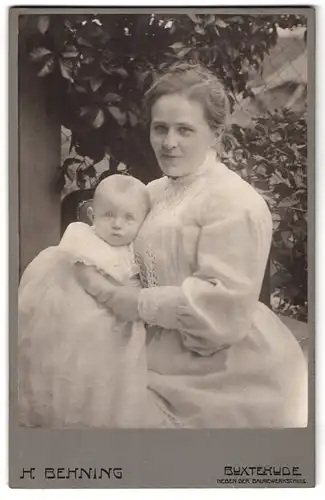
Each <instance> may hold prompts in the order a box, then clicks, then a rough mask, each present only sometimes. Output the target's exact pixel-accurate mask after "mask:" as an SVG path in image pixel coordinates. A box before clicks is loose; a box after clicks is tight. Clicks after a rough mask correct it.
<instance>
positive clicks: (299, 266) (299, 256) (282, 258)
mask: <svg viewBox="0 0 325 500" xmlns="http://www.w3.org/2000/svg"><path fill="white" fill-rule="evenodd" d="M232 134H233V136H234V138H235V147H232V148H231V149H228V151H226V152H225V153H224V158H223V159H224V161H225V163H227V164H228V166H229V168H231V169H233V170H235V171H237V172H238V173H239V174H240V175H241V176H242V177H243V178H244V179H245V180H247V181H248V182H249V183H250V184H252V185H253V186H254V187H255V188H256V190H257V191H259V192H260V194H261V195H262V196H263V197H264V199H265V200H266V202H267V203H268V205H269V208H270V210H271V212H272V216H273V225H274V232H273V242H272V250H271V275H272V280H271V282H272V293H273V296H274V297H275V298H278V300H277V306H276V308H277V310H278V311H279V312H282V313H287V314H290V315H291V316H294V317H296V318H297V319H300V320H306V319H307V125H306V117H305V116H304V115H297V114H296V113H292V112H290V111H287V110H283V111H281V112H280V111H277V112H275V113H272V114H270V113H266V114H265V115H264V116H262V117H260V118H258V119H256V120H255V124H254V127H253V128H251V129H241V128H240V127H238V126H237V125H233V127H232ZM232 146H233V143H232Z"/></svg>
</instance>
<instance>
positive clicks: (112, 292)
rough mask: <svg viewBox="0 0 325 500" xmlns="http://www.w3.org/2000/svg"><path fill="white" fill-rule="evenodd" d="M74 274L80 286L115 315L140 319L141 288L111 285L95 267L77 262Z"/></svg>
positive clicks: (133, 319)
mask: <svg viewBox="0 0 325 500" xmlns="http://www.w3.org/2000/svg"><path fill="white" fill-rule="evenodd" d="M75 276H76V278H77V280H78V283H79V284H80V285H81V286H82V288H83V289H84V290H85V291H86V292H87V293H89V295H91V296H92V297H94V298H95V299H96V300H97V302H99V303H100V304H102V305H104V306H105V307H107V308H109V309H111V310H112V311H113V312H114V314H116V316H118V317H119V318H120V319H123V320H125V321H136V320H138V319H140V317H139V313H138V297H139V293H140V291H141V289H139V288H134V287H131V286H130V287H128V286H118V285H117V286H115V285H112V284H111V283H110V282H109V281H108V279H106V278H105V277H104V276H102V275H101V274H100V273H99V272H98V271H96V269H95V268H92V267H90V266H84V265H83V264H77V265H76V266H75Z"/></svg>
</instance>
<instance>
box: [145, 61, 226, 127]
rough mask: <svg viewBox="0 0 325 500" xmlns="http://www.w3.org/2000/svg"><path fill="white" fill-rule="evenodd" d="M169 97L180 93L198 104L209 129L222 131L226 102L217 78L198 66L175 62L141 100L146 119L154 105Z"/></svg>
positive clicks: (222, 88)
mask: <svg viewBox="0 0 325 500" xmlns="http://www.w3.org/2000/svg"><path fill="white" fill-rule="evenodd" d="M170 94H182V95H184V96H186V97H187V98H188V99H192V100H195V101H197V102H199V103H200V104H201V106H202V108H203V111H204V114H205V117H206V120H207V122H208V124H209V125H210V128H211V129H212V130H215V129H220V128H223V126H224V125H225V124H226V123H227V118H228V115H229V99H228V96H227V94H226V91H225V89H224V87H223V85H222V83H221V82H220V81H219V79H218V78H217V77H216V76H215V75H214V74H213V73H212V72H211V71H209V70H208V69H207V68H205V67H204V66H202V65H201V64H188V63H178V64H176V65H172V66H170V68H169V69H167V71H166V72H165V73H164V74H162V75H159V76H158V78H157V79H156V81H155V82H154V83H153V84H152V86H151V87H150V88H149V90H148V91H147V92H146V94H145V98H144V106H145V112H146V115H147V119H148V120H150V116H151V108H152V106H153V105H154V104H155V102H156V101H157V100H158V99H159V98H160V97H162V96H164V95H170Z"/></svg>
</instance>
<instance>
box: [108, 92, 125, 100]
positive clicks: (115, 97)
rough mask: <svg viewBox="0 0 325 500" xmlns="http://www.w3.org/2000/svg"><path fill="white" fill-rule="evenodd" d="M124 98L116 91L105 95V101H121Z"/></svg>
mask: <svg viewBox="0 0 325 500" xmlns="http://www.w3.org/2000/svg"><path fill="white" fill-rule="evenodd" d="M121 99H122V97H121V96H120V95H118V94H116V93H115V92H108V93H107V94H106V95H105V96H104V99H103V101H104V102H119V101H120V100H121Z"/></svg>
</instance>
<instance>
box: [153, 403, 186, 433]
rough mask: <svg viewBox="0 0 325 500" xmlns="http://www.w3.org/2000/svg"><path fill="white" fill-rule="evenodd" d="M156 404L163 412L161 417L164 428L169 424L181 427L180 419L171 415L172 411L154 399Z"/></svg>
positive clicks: (168, 426)
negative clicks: (162, 417)
mask: <svg viewBox="0 0 325 500" xmlns="http://www.w3.org/2000/svg"><path fill="white" fill-rule="evenodd" d="M156 406H157V408H158V410H159V411H160V412H161V413H163V414H164V419H163V427H164V428H170V424H171V425H172V427H174V428H175V427H176V428H180V429H181V428H183V425H182V424H181V422H180V420H178V418H177V417H175V415H173V414H172V413H170V412H169V411H168V410H167V409H166V408H165V407H164V405H163V404H162V403H160V402H159V401H156Z"/></svg>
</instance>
